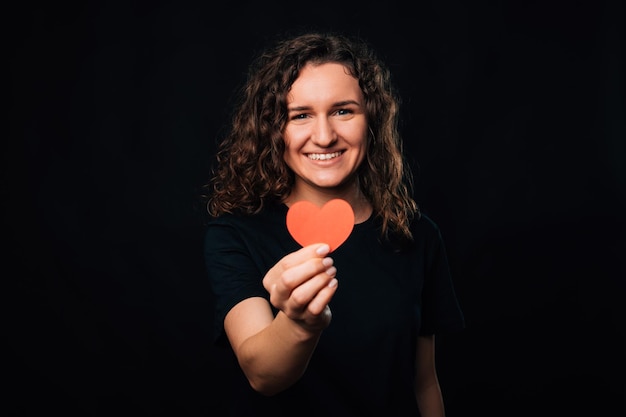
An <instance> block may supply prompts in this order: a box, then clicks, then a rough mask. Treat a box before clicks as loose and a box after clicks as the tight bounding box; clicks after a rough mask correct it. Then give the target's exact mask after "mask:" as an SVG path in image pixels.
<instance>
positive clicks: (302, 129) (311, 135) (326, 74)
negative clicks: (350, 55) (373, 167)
mask: <svg viewBox="0 0 626 417" xmlns="http://www.w3.org/2000/svg"><path fill="white" fill-rule="evenodd" d="M287 108H288V112H289V113H288V121H287V124H286V126H285V130H284V133H283V135H284V140H285V155H284V158H285V162H286V163H287V165H288V166H289V167H290V168H291V169H292V170H293V172H294V173H295V184H294V188H293V190H292V193H291V197H294V200H297V199H308V200H318V199H320V198H322V199H323V197H320V195H324V196H328V195H332V194H335V195H336V196H341V194H343V193H346V192H350V190H352V189H353V187H354V186H355V185H357V182H356V172H357V170H358V168H359V165H360V164H361V162H363V159H364V158H365V154H366V150H367V117H366V114H365V102H364V98H363V93H362V91H361V89H360V87H359V83H358V81H357V79H356V78H354V77H353V76H351V75H350V74H349V73H348V71H347V70H346V68H345V67H344V66H343V65H341V64H337V63H325V64H321V65H312V64H308V65H306V66H305V67H304V68H303V69H302V71H301V72H300V75H299V77H298V78H297V79H296V81H295V82H294V83H293V85H292V86H291V90H290V91H289V95H288V98H287Z"/></svg>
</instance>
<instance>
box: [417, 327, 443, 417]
mask: <svg viewBox="0 0 626 417" xmlns="http://www.w3.org/2000/svg"><path fill="white" fill-rule="evenodd" d="M415 366H416V370H415V397H416V398H417V405H418V407H419V410H420V413H421V414H422V417H445V410H444V404H443V396H442V394H441V388H440V386H439V380H438V378H437V370H436V367H435V336H434V335H431V336H419V337H418V338H417V352H416V363H415Z"/></svg>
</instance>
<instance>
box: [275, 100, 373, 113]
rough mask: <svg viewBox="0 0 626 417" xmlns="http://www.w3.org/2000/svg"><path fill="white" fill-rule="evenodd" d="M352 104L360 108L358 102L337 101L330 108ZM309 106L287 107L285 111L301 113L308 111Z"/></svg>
mask: <svg viewBox="0 0 626 417" xmlns="http://www.w3.org/2000/svg"><path fill="white" fill-rule="evenodd" d="M350 104H353V105H355V106H360V105H361V104H360V103H359V102H358V101H355V100H344V101H338V102H336V103H333V105H332V106H331V107H332V108H335V107H344V106H347V105H350ZM310 109H311V106H295V107H288V108H287V110H288V111H302V110H310Z"/></svg>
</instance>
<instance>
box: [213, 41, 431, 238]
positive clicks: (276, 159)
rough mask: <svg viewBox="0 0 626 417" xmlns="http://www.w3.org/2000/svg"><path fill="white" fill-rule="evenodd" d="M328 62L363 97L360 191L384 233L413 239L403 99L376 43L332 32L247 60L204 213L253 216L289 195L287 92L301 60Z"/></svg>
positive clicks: (281, 44) (282, 44)
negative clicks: (365, 134) (340, 68)
mask: <svg viewBox="0 0 626 417" xmlns="http://www.w3.org/2000/svg"><path fill="white" fill-rule="evenodd" d="M329 62H333V63H340V64H342V65H344V66H345V67H346V68H347V69H348V71H349V72H350V74H351V75H352V76H354V77H355V78H356V79H357V80H358V81H359V86H360V88H361V90H362V91H363V96H364V98H365V103H366V114H367V120H368V127H369V134H370V136H371V137H370V140H369V141H368V149H367V156H366V159H365V160H364V161H363V163H362V165H361V167H359V172H358V178H359V184H360V187H361V189H362V190H361V191H362V192H363V194H364V195H365V197H366V198H367V199H368V200H369V201H370V203H371V204H372V206H373V209H374V214H375V215H376V216H378V217H379V218H380V219H381V221H382V230H381V232H382V235H383V236H384V237H389V235H390V234H393V235H397V236H399V237H402V238H407V239H411V238H412V236H411V232H410V228H409V224H410V222H411V220H412V218H413V217H414V216H416V215H417V216H419V208H418V206H417V204H416V202H415V201H414V200H413V198H412V197H411V192H412V186H413V184H412V182H413V180H412V175H411V171H410V170H409V169H408V167H407V164H406V162H405V159H404V156H403V153H402V141H401V137H400V134H399V131H398V118H399V115H398V113H399V105H400V98H399V96H398V95H397V94H396V92H395V88H394V86H393V85H392V83H391V75H390V71H389V70H388V68H387V67H386V66H385V65H384V64H383V63H382V62H381V61H380V60H379V59H378V57H377V56H376V54H375V53H374V51H373V49H372V48H371V47H369V45H368V44H367V43H366V42H365V41H363V40H362V39H360V38H350V37H348V36H347V35H344V34H337V33H320V32H312V33H304V34H300V35H297V36H293V37H291V38H288V39H282V40H280V41H278V42H277V43H276V44H275V45H274V46H273V47H271V48H269V49H267V50H265V51H263V52H262V53H260V54H259V55H257V56H256V58H255V59H254V60H253V61H252V63H251V64H250V66H249V68H248V73H247V80H246V82H245V84H244V85H243V86H242V88H241V90H240V91H239V95H238V96H237V100H238V101H236V102H235V106H234V108H233V109H234V110H233V113H232V124H231V127H230V130H229V131H228V133H227V134H226V135H225V136H224V138H223V140H222V141H221V142H220V143H219V144H218V148H217V151H216V154H215V162H214V164H213V168H212V172H211V174H212V176H211V179H210V180H209V181H208V183H207V184H206V185H205V190H206V195H205V197H206V200H207V203H206V204H207V205H206V207H207V210H208V213H209V215H211V216H213V217H217V216H220V215H222V214H224V213H242V214H254V213H257V212H259V211H260V210H261V209H262V208H263V207H264V205H266V204H267V203H270V202H280V201H282V200H283V199H284V198H285V197H286V196H288V195H289V193H290V191H291V188H292V187H293V184H294V173H293V172H292V171H291V170H290V168H289V167H288V166H287V165H286V163H285V161H284V159H283V157H284V156H283V154H284V151H285V142H284V140H283V131H284V128H285V125H286V123H287V114H288V112H287V95H288V93H289V90H290V88H291V86H292V84H293V83H294V81H295V80H296V79H297V78H298V76H299V74H300V71H301V70H302V68H303V67H304V66H305V65H306V64H309V63H312V64H315V65H319V64H324V63H329Z"/></svg>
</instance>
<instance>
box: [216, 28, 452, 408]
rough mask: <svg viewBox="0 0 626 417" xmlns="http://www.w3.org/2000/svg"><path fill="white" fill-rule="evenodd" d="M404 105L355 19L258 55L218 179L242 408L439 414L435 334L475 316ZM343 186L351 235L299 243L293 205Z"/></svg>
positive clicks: (221, 282)
mask: <svg viewBox="0 0 626 417" xmlns="http://www.w3.org/2000/svg"><path fill="white" fill-rule="evenodd" d="M398 105H399V100H398V96H397V95H396V94H395V91H394V88H393V86H392V84H391V79H390V73H389V71H388V69H387V68H386V67H385V65H384V64H383V63H382V62H381V61H380V60H379V59H378V58H377V56H376V55H375V53H374V52H373V50H372V49H371V48H370V47H369V46H368V45H367V44H366V43H365V42H363V41H361V40H359V39H353V38H349V37H347V36H345V35H340V34H329V33H305V34H301V35H298V36H294V37H291V38H287V39H283V40H282V41H280V42H278V43H277V44H276V45H273V46H272V47H270V48H268V49H267V50H266V51H264V52H263V53H262V54H260V55H259V56H258V57H257V59H255V60H254V61H253V63H252V65H251V66H250V68H249V75H248V79H247V82H246V84H245V85H244V87H243V89H242V90H241V96H240V99H239V101H238V102H237V106H236V108H235V111H234V114H233V119H232V125H231V128H230V130H229V132H228V134H227V135H226V136H225V137H224V138H223V141H222V142H221V145H220V147H219V149H218V152H217V154H216V163H215V169H214V172H213V176H212V178H211V180H210V181H209V182H208V184H207V191H208V193H207V197H208V202H207V208H208V212H209V214H210V217H211V218H210V221H209V223H208V227H207V231H206V240H205V259H206V266H207V271H208V275H209V278H210V280H211V284H212V288H213V291H214V294H215V300H216V311H215V317H216V323H215V328H216V341H217V343H220V344H222V345H223V346H225V347H227V348H229V349H232V352H233V353H234V357H235V358H236V360H237V362H238V365H239V368H240V372H238V375H236V376H235V378H234V380H233V386H232V392H231V399H232V402H231V405H230V406H229V408H230V413H231V414H232V415H241V416H244V415H245V416H250V415H261V414H265V413H274V414H273V415H282V414H280V413H287V412H288V413H293V414H298V415H303V414H304V415H318V416H342V417H348V416H385V417H387V416H420V415H421V416H423V417H442V416H444V414H445V413H444V403H443V399H442V394H441V390H440V386H439V383H438V379H437V372H436V367H435V334H436V333H438V332H443V331H452V330H458V329H461V328H462V327H463V326H464V319H463V314H462V312H461V310H460V308H459V305H458V302H457V298H456V296H455V292H454V289H453V285H452V282H451V277H450V272H449V268H448V263H447V259H446V252H445V248H444V244H443V241H442V238H441V235H440V232H439V229H438V227H437V226H436V224H435V223H434V222H433V221H432V220H431V219H429V218H428V217H426V216H425V215H423V214H421V213H420V212H419V209H418V206H417V204H416V203H415V201H414V200H413V199H412V197H411V186H412V179H411V174H410V170H409V168H408V167H407V166H406V164H405V162H404V156H403V155H402V144H401V138H400V135H399V132H398V126H397V121H398ZM333 199H342V200H345V201H347V202H348V203H349V204H350V206H351V207H352V210H353V213H354V226H353V229H352V232H351V234H350V235H349V237H348V238H347V240H346V241H345V242H344V243H343V244H341V245H340V246H339V247H338V248H336V249H334V248H333V249H334V250H333V251H332V253H331V252H330V247H329V245H328V244H327V242H317V243H312V244H309V245H306V246H304V247H302V246H300V245H299V244H298V243H297V242H296V241H295V240H294V238H293V237H292V236H291V235H290V233H289V230H288V228H287V226H286V216H287V213H288V210H289V208H290V207H291V206H292V205H293V204H294V203H296V202H299V201H302V200H305V201H309V202H312V203H314V204H316V205H317V206H319V207H322V206H323V205H324V204H325V203H326V202H328V201H330V200H333ZM277 413H278V414H277Z"/></svg>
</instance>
